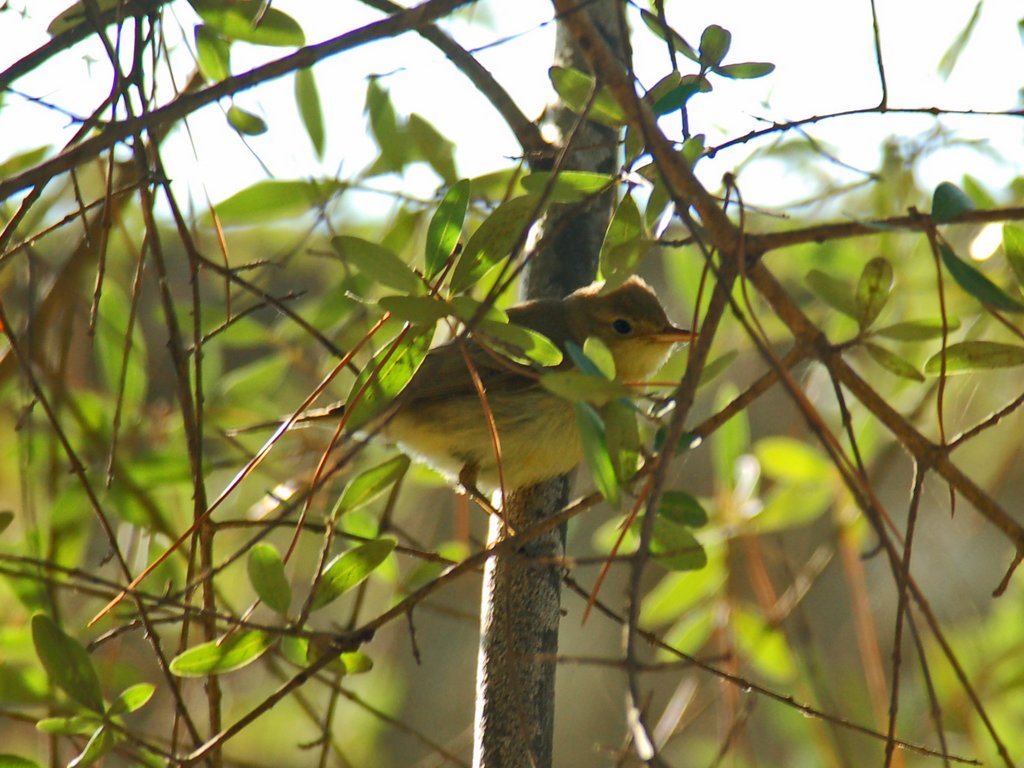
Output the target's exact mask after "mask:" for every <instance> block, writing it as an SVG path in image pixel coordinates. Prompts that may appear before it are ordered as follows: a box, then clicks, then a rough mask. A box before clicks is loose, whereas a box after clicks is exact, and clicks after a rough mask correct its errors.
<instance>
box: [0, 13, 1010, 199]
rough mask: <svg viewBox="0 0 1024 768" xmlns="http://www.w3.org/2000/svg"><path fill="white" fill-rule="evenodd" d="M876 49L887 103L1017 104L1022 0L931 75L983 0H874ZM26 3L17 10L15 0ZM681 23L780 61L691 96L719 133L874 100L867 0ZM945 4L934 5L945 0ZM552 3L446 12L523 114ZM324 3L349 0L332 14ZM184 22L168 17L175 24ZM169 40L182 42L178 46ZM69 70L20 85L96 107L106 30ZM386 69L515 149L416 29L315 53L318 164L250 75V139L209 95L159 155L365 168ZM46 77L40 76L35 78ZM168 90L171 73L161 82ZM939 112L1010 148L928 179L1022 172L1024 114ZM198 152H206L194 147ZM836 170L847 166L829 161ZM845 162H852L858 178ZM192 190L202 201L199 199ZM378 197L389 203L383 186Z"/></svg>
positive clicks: (187, 22) (454, 121) (236, 52)
mask: <svg viewBox="0 0 1024 768" xmlns="http://www.w3.org/2000/svg"><path fill="white" fill-rule="evenodd" d="M66 4H67V2H66V0H64V1H61V0H57V1H54V0H9V2H8V3H7V4H6V5H7V10H6V11H5V12H3V13H0V68H6V66H8V65H9V64H10V63H11V62H13V61H15V60H16V59H17V58H19V57H20V56H21V55H23V54H25V53H27V52H29V51H30V50H32V49H34V48H35V47H37V46H39V45H41V44H42V43H43V42H45V40H46V39H47V37H46V32H45V29H46V25H47V24H48V23H49V21H50V20H51V19H52V17H53V16H55V15H56V14H57V13H58V12H59V11H60V10H62V9H63V8H64V7H65V6H66ZM877 4H878V11H879V16H880V24H881V36H882V45H883V54H884V57H885V64H886V72H887V75H888V82H889V104H890V106H893V107H903V106H905V107H932V106H936V107H940V108H947V109H974V110H1006V109H1012V108H1015V107H1017V106H1019V95H1018V88H1019V87H1020V86H1021V84H1022V81H1021V79H1020V73H1021V72H1024V47H1022V44H1021V37H1020V35H1019V33H1018V29H1017V22H1018V20H1019V17H1020V16H1021V15H1022V10H1021V8H1020V7H1015V6H1017V4H1016V3H1015V2H1013V1H1012V0H983V5H982V6H981V13H980V18H979V21H978V24H977V27H976V29H975V31H974V34H973V36H972V38H971V40H970V42H969V44H968V46H967V48H966V50H965V51H964V52H963V55H962V56H961V58H960V60H959V63H958V65H957V68H956V69H955V70H954V72H953V74H952V76H951V77H950V78H949V79H948V80H943V79H942V78H940V77H939V76H938V74H937V65H938V62H939V60H940V59H941V57H942V55H943V53H944V52H945V51H946V49H947V48H948V47H949V46H950V44H951V43H952V42H953V40H954V39H955V38H956V36H957V35H958V33H959V32H960V30H961V29H962V28H963V26H964V25H965V24H966V22H967V20H968V19H969V18H970V17H971V14H972V12H973V10H974V8H975V2H974V0H967V1H965V0H947V2H944V3H942V4H936V3H935V2H934V1H933V0H877ZM23 6H24V7H27V9H28V10H27V11H26V13H25V15H24V16H23V15H19V10H20V9H21V8H22V7H23ZM666 6H667V13H668V17H669V21H670V23H672V24H673V25H674V26H675V27H676V29H677V30H679V31H680V32H681V33H682V34H683V35H684V36H685V37H686V38H687V39H688V40H689V41H690V42H691V43H693V44H696V43H697V42H698V41H699V39H700V33H701V30H702V29H703V28H704V27H705V26H706V25H707V24H711V23H716V24H719V25H721V26H723V27H725V28H726V29H729V30H730V31H731V32H732V35H733V45H732V50H731V51H730V53H729V55H728V57H727V60H726V61H727V62H738V61H748V60H750V61H770V62H773V63H774V64H776V66H777V69H776V71H775V72H774V73H773V74H772V75H769V76H768V77H765V78H762V79H759V80H754V81H746V82H738V81H726V80H723V79H721V78H717V79H715V80H714V84H715V91H714V93H712V94H709V95H707V96H698V97H696V98H695V99H694V100H693V101H692V102H691V110H690V117H691V127H692V128H693V129H694V131H695V132H703V133H706V134H707V136H708V143H709V144H716V143H719V142H721V141H722V140H724V139H727V138H734V137H737V136H740V135H743V134H744V133H746V132H747V131H748V130H751V129H756V128H760V127H764V126H765V125H766V124H765V123H764V122H761V121H759V120H758V118H759V117H761V118H769V119H772V120H786V119H795V118H801V117H807V116H810V115H814V114H822V113H826V112H831V111H840V110H846V109H853V108H860V107H868V106H872V105H874V104H877V102H878V100H879V95H880V90H879V85H878V76H877V72H876V69H875V61H874V53H873V47H872V46H873V41H872V28H871V7H870V3H869V2H868V0H862V1H861V2H821V1H820V0H781V1H780V2H775V3H765V2H763V0H731V1H729V2H704V3H694V2H685V3H684V2H681V1H680V0H668V2H667V3H666ZM274 7H275V8H279V9H280V10H282V11H284V12H286V13H289V14H290V15H292V16H293V17H294V18H296V19H297V20H298V21H299V23H300V24H301V26H302V27H303V28H304V29H305V31H306V34H307V38H308V42H311V43H312V42H318V41H319V40H321V39H323V38H325V37H328V36H332V35H336V34H339V33H341V32H342V31H344V30H347V29H351V28H353V27H356V26H359V25H361V24H364V23H368V22H370V21H373V20H374V19H377V18H380V14H379V13H378V12H376V11H373V10H371V9H368V8H366V7H365V6H363V5H361V4H360V3H358V2H355V1H354V0H349V1H348V2H338V3H314V2H303V1H302V0H275V2H274ZM937 8H941V10H936V9H937ZM171 13H172V14H173V15H172V16H169V17H168V18H170V19H172V22H171V24H169V25H168V26H169V28H170V27H171V26H173V23H174V22H173V19H176V20H177V23H178V24H180V28H181V30H182V31H183V32H184V35H185V37H186V38H187V39H188V40H189V41H191V39H192V26H193V24H194V23H195V22H196V18H195V16H194V15H193V12H192V10H191V8H190V7H189V6H188V5H186V4H185V3H181V2H179V3H174V4H173V5H172V6H171ZM551 13H552V11H551V5H550V3H549V2H544V1H543V0H519V1H518V2H513V3H509V2H502V3H497V2H486V3H482V4H481V5H479V6H478V7H475V8H471V9H469V10H468V11H464V12H462V14H461V15H460V16H459V17H458V18H457V19H456V20H455V21H449V22H446V23H445V28H446V29H448V30H450V31H451V32H452V33H453V34H454V36H455V37H456V39H457V40H459V42H461V43H462V44H463V45H464V46H465V47H467V48H475V47H478V46H484V45H489V44H490V43H493V42H494V41H495V40H498V39H504V38H507V37H509V36H512V39H510V40H508V42H505V43H503V44H501V45H496V46H493V47H490V48H488V49H487V50H485V51H482V52H481V53H480V54H479V59H480V60H481V61H482V63H483V64H484V65H485V66H487V67H488V68H490V69H491V70H492V71H493V72H494V74H495V75H496V76H497V78H498V79H499V81H501V82H502V83H503V84H504V85H505V86H506V88H507V89H508V90H509V91H510V92H511V93H512V95H513V97H514V98H515V99H516V100H517V101H518V103H519V104H520V106H521V107H522V109H523V111H524V112H525V113H526V114H527V115H529V116H531V117H532V116H535V115H537V114H539V113H540V111H541V110H542V109H543V107H544V105H545V103H547V102H548V101H549V100H550V99H551V98H552V95H553V94H552V91H551V87H550V85H549V83H548V80H547V66H548V62H549V60H550V52H551V49H552V46H553V36H554V32H553V25H550V24H545V22H547V21H549V20H550V17H551ZM330 14H343V17H344V18H343V19H341V20H339V19H337V18H334V17H332V16H331V15H330ZM180 34H181V33H179V32H176V31H175V32H173V33H172V32H171V31H170V29H169V31H168V35H169V36H171V37H172V39H173V37H174V36H177V35H180ZM283 52H284V51H283V50H282V49H275V48H258V47H254V46H247V45H244V44H236V45H235V46H234V48H233V50H232V66H233V69H234V70H235V71H236V72H237V71H243V70H244V69H245V68H247V67H249V66H251V65H253V64H256V63H259V62H262V61H265V60H268V59H269V58H274V57H277V56H280V55H282V53H283ZM175 55H177V56H181V57H187V56H188V53H187V51H186V50H185V49H184V48H183V47H182V46H178V50H177V51H175ZM635 58H636V63H637V72H638V74H639V75H640V77H641V80H642V81H643V83H644V84H645V85H647V86H650V85H653V84H654V82H656V81H657V79H658V78H660V77H661V76H662V75H663V74H665V73H666V72H667V68H668V64H667V62H666V57H665V50H664V46H663V45H662V44H661V43H660V41H654V40H653V38H651V37H650V36H648V35H646V34H644V35H643V36H642V37H638V38H637V48H636V50H635ZM64 62H65V64H66V66H65V67H64V68H63V70H62V71H61V76H60V78H59V79H57V78H55V76H54V72H55V70H54V69H53V68H52V67H50V66H47V67H44V68H43V69H42V70H41V72H40V73H39V74H36V75H33V76H30V77H26V78H23V79H22V80H20V81H18V82H17V83H15V87H16V88H17V89H18V90H20V91H22V92H24V93H27V94H29V95H32V96H36V97H40V98H42V99H44V100H45V101H47V102H48V103H50V104H54V105H58V106H59V107H60V108H62V109H65V110H67V111H68V112H70V113H72V114H76V115H84V114H87V113H88V112H89V111H90V110H91V109H92V107H93V106H94V105H95V104H96V103H98V102H99V100H100V99H101V98H102V96H103V95H104V94H105V93H107V92H108V91H109V88H110V74H109V71H110V70H109V67H108V66H107V65H105V63H104V54H103V53H102V51H101V50H99V49H98V48H97V47H95V46H92V47H90V46H86V45H81V46H79V47H78V49H76V50H75V52H74V53H73V54H71V55H70V56H68V55H65V57H64ZM178 62H179V64H182V66H180V67H179V69H178V71H179V72H187V71H188V65H187V59H181V58H179V59H178ZM389 72H390V73H393V74H391V75H390V76H388V77H387V78H385V79H384V80H383V81H382V82H383V84H384V85H385V87H387V88H388V89H389V90H390V91H391V93H392V98H393V100H394V102H395V105H396V108H397V110H398V111H399V112H400V113H403V114H408V113H410V112H417V113H419V114H421V115H423V116H424V117H426V118H427V119H428V120H430V121H431V122H432V123H434V125H435V126H436V127H437V128H438V129H439V130H441V132H442V133H444V134H445V135H447V136H448V137H450V138H451V139H452V140H454V141H455V142H456V145H457V146H458V155H457V160H458V163H459V169H460V172H461V173H462V174H463V175H465V176H474V175H478V174H480V173H484V172H487V171H490V170H495V169H496V168H498V167H502V165H503V164H507V160H506V158H508V157H512V156H515V155H516V154H517V152H518V147H517V145H516V143H515V141H514V139H513V138H512V136H511V134H510V132H509V131H508V130H507V128H505V126H504V125H503V123H502V122H501V120H500V118H499V117H497V115H496V113H494V111H493V110H492V109H491V108H490V107H489V105H487V104H486V103H485V102H484V101H483V99H482V98H481V97H480V95H479V94H478V93H476V91H475V90H474V89H473V87H472V86H471V85H470V84H469V83H468V82H467V81H466V80H465V78H463V77H462V76H461V75H460V74H459V73H457V72H456V71H455V70H454V69H453V68H452V66H451V65H450V64H449V63H448V61H447V60H446V59H444V58H443V57H442V56H441V55H440V54H439V53H438V52H437V51H436V50H435V49H434V48H433V47H432V46H430V45H429V44H428V43H426V42H424V41H422V40H421V39H420V38H419V37H418V36H416V35H405V36H403V37H401V38H399V39H397V40H390V41H383V42H380V43H374V44H370V45H366V46H363V47H361V48H359V49H356V50H353V51H350V52H346V53H343V54H340V55H338V56H335V57H333V58H331V59H328V60H326V61H324V62H323V63H321V64H319V65H318V66H317V67H316V68H315V73H316V77H317V81H318V85H319V88H320V94H321V101H322V102H323V106H324V110H325V117H326V126H327V132H328V136H329V138H328V147H327V152H326V156H325V159H324V161H323V163H322V164H318V163H317V161H316V160H315V157H314V155H313V151H312V148H311V146H310V143H309V141H308V139H307V138H306V135H305V131H304V130H303V129H302V127H301V125H300V124H299V123H298V119H297V116H296V114H295V110H294V102H293V83H292V79H291V78H290V77H288V78H284V79H281V80H278V81H275V82H272V83H270V84H267V85H265V86H262V87H260V88H259V89H257V90H253V91H249V92H245V93H242V94H240V95H239V96H238V97H237V103H238V104H239V105H240V106H241V107H243V108H245V109H247V110H248V111H252V112H256V113H257V114H260V115H262V116H263V117H264V119H265V120H266V121H267V123H268V124H269V127H270V130H269V131H268V133H266V134H265V135H263V136H260V137H255V138H250V139H248V146H246V143H244V142H243V141H241V140H240V139H239V137H238V136H237V135H235V134H234V132H233V131H231V130H230V129H229V128H228V127H227V126H226V123H225V120H224V118H223V114H222V109H226V108H227V106H228V103H226V102H225V103H224V104H222V105H221V107H209V108H206V109H204V110H202V111H201V113H199V114H197V115H196V116H195V117H193V118H192V119H191V120H190V126H191V129H192V131H191V139H192V140H194V141H195V146H194V149H193V146H192V145H191V144H190V137H189V134H188V133H186V132H185V131H182V130H178V131H176V132H175V134H173V135H172V137H171V138H170V139H168V141H167V143H166V144H165V162H166V163H167V165H168V167H169V168H171V169H173V172H174V173H175V181H176V182H181V183H188V184H189V185H191V188H192V189H193V190H202V189H203V188H205V190H206V191H207V193H208V194H209V196H210V198H211V199H212V200H214V201H218V200H222V199H224V198H225V197H227V196H228V195H229V194H231V193H232V192H234V191H236V190H237V189H239V188H241V187H243V186H246V185H248V184H250V183H252V182H254V181H258V180H260V179H262V178H266V171H265V170H264V168H263V167H262V166H261V164H260V162H258V161H257V160H256V157H257V156H258V158H259V160H260V161H262V163H263V164H265V166H266V167H267V168H268V169H269V171H270V172H271V174H272V175H273V176H274V177H276V178H303V177H308V176H310V175H329V176H333V175H334V174H336V173H339V170H340V174H341V175H342V176H343V177H345V176H350V175H352V174H354V173H355V172H357V171H358V170H359V169H360V168H362V167H364V166H365V165H366V164H367V163H368V162H369V161H370V160H371V159H372V156H373V145H372V143H371V141H370V140H369V139H368V138H367V136H366V133H365V118H364V116H363V114H362V111H363V101H364V98H365V91H366V76H367V75H368V74H371V73H378V74H380V73H389ZM40 75H45V77H43V76H40ZM164 93H165V94H168V93H170V91H169V89H167V90H165V91H164ZM945 122H946V124H947V125H950V126H952V127H954V128H955V129H956V130H957V131H958V133H959V135H961V136H962V137H964V138H968V139H983V140H986V141H988V142H990V143H991V144H992V146H993V147H994V148H995V150H996V154H997V155H999V156H1001V157H1003V158H1004V161H1003V162H998V161H997V160H993V159H992V158H988V157H986V156H985V155H983V154H979V153H977V152H973V151H968V150H966V149H963V148H959V149H956V148H954V149H949V150H944V151H942V152H941V153H938V154H937V155H935V156H933V157H932V158H930V159H929V160H928V161H927V162H926V163H925V164H924V165H923V166H922V176H923V178H922V179H921V181H922V183H923V184H924V185H925V186H926V187H930V186H934V185H935V184H937V183H938V182H940V181H942V180H946V179H948V180H953V181H958V180H959V179H960V178H961V176H962V175H963V174H964V173H965V172H969V173H971V174H972V175H974V176H976V177H978V178H981V179H982V180H984V181H985V182H987V183H988V184H990V185H993V186H995V187H997V188H998V187H999V186H1005V185H1006V184H1007V182H1008V181H1009V180H1010V179H1011V178H1013V177H1014V176H1016V175H1020V174H1022V172H1024V168H1022V166H1024V152H1022V151H1021V146H1022V141H1021V139H1022V124H1021V119H1020V118H1005V117H1004V118H988V117H964V118H948V119H946V121H945ZM934 124H935V121H934V120H933V119H932V118H931V117H928V116H908V117H899V118H893V117H892V116H886V117H878V116H868V117H858V118H843V119H838V120H832V121H827V122H825V123H821V124H818V125H816V126H813V127H812V128H810V129H809V130H810V131H811V132H812V133H813V135H814V136H815V137H817V138H820V139H822V140H824V141H825V142H827V143H828V145H829V146H830V147H831V148H833V149H835V150H837V152H838V155H839V158H840V159H841V160H842V161H843V162H844V163H848V164H850V165H852V166H855V167H858V168H863V169H865V170H871V169H874V168H875V167H877V165H878V158H879V147H880V145H881V143H882V141H883V140H884V139H885V138H886V137H887V136H889V135H891V134H893V133H897V134H899V135H901V136H904V137H914V136H916V135H919V134H922V133H924V132H927V131H928V130H929V129H930V128H931V127H932V126H933V125H934ZM71 130H72V128H70V127H69V121H68V119H67V117H66V116H65V115H62V114H61V113H60V112H59V111H56V110H52V109H48V108H46V107H44V106H41V105H39V104H33V103H28V102H26V101H25V100H24V99H23V98H21V97H19V96H18V95H16V94H7V95H6V96H5V98H4V102H3V109H2V110H0V136H2V137H3V147H4V155H5V156H6V155H7V154H8V153H10V152H12V151H15V148H16V147H17V148H30V147H34V146H39V145H42V144H53V145H55V146H60V145H61V144H62V143H63V142H64V141H66V140H67V138H68V137H69V136H70V134H71ZM748 152H749V149H748V148H745V147H740V148H736V149H732V150H728V151H725V152H722V153H721V154H720V155H719V156H718V157H717V158H715V159H714V160H713V161H709V162H702V164H701V169H700V170H701V173H702V176H703V178H704V180H705V181H706V183H708V184H709V185H710V186H711V187H712V188H716V187H717V186H718V183H719V180H720V178H721V175H722V173H723V172H725V171H732V170H734V169H735V168H736V167H738V166H739V165H740V164H741V163H742V161H743V160H744V158H745V157H746V156H747V154H748ZM193 153H195V155H194V154H193ZM781 169H782V166H781V165H779V164H777V163H774V162H771V161H767V162H760V163H755V164H752V165H750V166H747V167H744V168H743V170H742V173H741V175H740V184H741V186H742V188H743V190H744V195H745V199H746V200H747V201H748V202H754V203H758V204H762V205H771V204H782V203H784V202H785V200H786V199H787V198H799V197H801V196H802V195H804V194H805V193H806V192H807V187H806V186H805V185H804V183H803V182H802V181H801V180H800V179H798V178H793V177H792V175H791V177H786V176H785V175H782V174H781V173H780V170H781ZM835 172H836V173H837V174H840V173H842V171H840V170H838V169H836V170H835ZM851 178H852V177H851ZM437 183H438V182H437V179H436V177H435V176H434V175H433V174H432V173H431V172H429V171H427V170H425V169H422V170H420V171H413V172H411V173H410V174H408V175H407V177H406V179H405V180H403V181H399V180H390V181H389V180H384V181H381V182H380V184H381V186H382V187H387V188H398V187H399V186H400V187H401V188H402V189H403V190H406V191H412V192H413V193H415V194H421V195H429V194H431V193H432V192H433V190H434V189H435V188H436V185H437ZM201 195H202V193H201V191H200V192H199V197H198V199H199V200H200V201H201V200H202V196H201ZM365 202H366V205H368V206H370V207H371V208H373V207H375V205H376V206H377V207H379V206H384V207H385V208H386V206H387V205H388V202H387V200H386V198H381V199H380V200H378V201H377V203H376V204H374V203H373V202H372V201H370V200H366V201H365Z"/></svg>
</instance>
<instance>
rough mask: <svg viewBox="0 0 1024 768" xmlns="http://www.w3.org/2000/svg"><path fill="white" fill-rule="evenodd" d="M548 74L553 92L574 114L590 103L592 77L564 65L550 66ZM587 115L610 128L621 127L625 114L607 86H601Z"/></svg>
mask: <svg viewBox="0 0 1024 768" xmlns="http://www.w3.org/2000/svg"><path fill="white" fill-rule="evenodd" d="M548 76H549V77H550V78H551V85H553V86H554V88H555V92H556V93H558V95H559V96H560V97H561V99H562V101H563V102H564V103H565V105H566V106H567V107H568V108H569V109H571V110H572V111H573V112H575V113H576V114H582V113H583V111H584V110H585V109H586V107H587V104H589V103H590V96H591V94H592V93H593V91H594V78H593V77H591V76H590V75H587V74H584V73H583V72H580V71H579V70H578V69H572V68H566V67H551V69H549V70H548ZM587 117H588V118H589V119H590V120H592V121H594V122H595V123H600V124H601V125H607V126H609V127H611V128H621V127H622V126H623V125H625V124H626V116H625V114H624V113H623V112H622V109H621V108H620V107H619V105H618V103H617V102H616V101H615V99H614V98H613V97H612V95H611V94H610V93H609V92H608V89H607V88H602V89H601V90H600V91H599V92H598V94H597V97H596V98H595V99H594V103H593V105H592V106H591V108H590V112H589V113H587Z"/></svg>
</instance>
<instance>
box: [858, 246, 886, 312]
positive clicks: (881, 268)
mask: <svg viewBox="0 0 1024 768" xmlns="http://www.w3.org/2000/svg"><path fill="white" fill-rule="evenodd" d="M892 279H893V276H892V265H891V264H890V263H889V262H888V260H887V259H884V258H882V257H881V256H876V257H875V258H873V259H872V260H871V261H869V262H868V263H867V264H865V265H864V270H863V271H862V272H861V274H860V280H859V281H858V282H857V293H856V294H855V295H854V302H855V304H856V306H857V323H858V324H859V325H860V327H861V329H865V328H870V327H871V324H872V323H873V322H875V319H876V318H877V317H878V315H879V313H880V312H881V311H882V309H883V308H884V307H885V304H886V302H887V301H888V300H889V294H890V293H891V292H892Z"/></svg>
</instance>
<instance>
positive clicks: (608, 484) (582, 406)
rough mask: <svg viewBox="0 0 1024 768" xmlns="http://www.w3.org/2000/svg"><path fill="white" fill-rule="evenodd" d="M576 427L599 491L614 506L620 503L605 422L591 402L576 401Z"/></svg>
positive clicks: (584, 455) (617, 482)
mask: <svg viewBox="0 0 1024 768" xmlns="http://www.w3.org/2000/svg"><path fill="white" fill-rule="evenodd" d="M576 428H577V429H578V430H579V433H580V443H581V444H582V446H583V458H584V460H585V461H586V464H587V467H588V468H589V469H590V475H591V477H593V478H594V484H595V485H596V486H597V490H598V492H600V494H601V495H602V496H604V497H605V499H606V500H607V501H608V503H609V504H611V505H612V506H613V507H618V505H619V480H618V478H617V477H616V475H615V465H614V464H613V463H612V457H611V454H610V453H609V452H608V440H607V438H606V437H605V432H604V422H603V421H602V420H601V416H600V415H599V414H598V413H597V411H595V410H594V408H593V406H591V405H590V404H589V403H580V402H578V403H576Z"/></svg>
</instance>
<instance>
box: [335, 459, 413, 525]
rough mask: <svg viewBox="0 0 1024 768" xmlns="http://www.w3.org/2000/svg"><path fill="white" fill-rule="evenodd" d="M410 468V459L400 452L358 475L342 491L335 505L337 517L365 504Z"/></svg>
mask: <svg viewBox="0 0 1024 768" xmlns="http://www.w3.org/2000/svg"><path fill="white" fill-rule="evenodd" d="M408 470H409V459H408V457H406V456H403V455H401V454H399V455H398V456H395V457H394V458H392V459H389V460H388V461H385V462H384V463H383V464H378V465H377V466H376V467H372V468H370V469H367V470H366V471H364V472H361V473H359V474H358V475H356V476H355V477H354V478H352V480H351V481H350V482H349V483H348V485H346V486H345V490H344V491H342V492H341V496H340V497H339V499H338V503H337V504H336V505H335V507H334V512H333V513H332V515H333V517H335V518H337V517H340V516H341V515H343V514H345V513H346V512H349V511H351V510H353V509H358V508H359V507H362V506H365V505H366V504H369V503H370V502H371V501H373V500H374V499H375V498H377V497H378V496H380V495H381V494H382V493H383V492H384V491H386V490H387V489H388V488H390V487H391V486H392V485H394V484H395V483H396V482H398V480H399V479H400V478H401V477H402V476H403V475H405V473H406V472H407V471H408Z"/></svg>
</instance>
